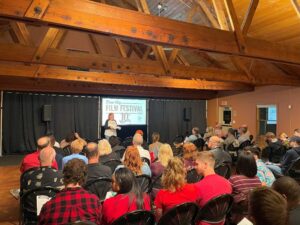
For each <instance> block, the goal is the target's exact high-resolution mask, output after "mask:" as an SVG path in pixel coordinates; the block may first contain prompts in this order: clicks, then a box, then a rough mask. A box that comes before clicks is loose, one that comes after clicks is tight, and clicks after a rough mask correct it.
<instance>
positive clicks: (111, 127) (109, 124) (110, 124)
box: [104, 113, 121, 140]
mask: <svg viewBox="0 0 300 225" xmlns="http://www.w3.org/2000/svg"><path fill="white" fill-rule="evenodd" d="M104 129H105V132H104V136H105V138H106V139H107V140H108V139H109V138H110V137H111V136H117V129H118V130H121V127H119V126H118V124H117V121H116V120H115V118H114V114H113V113H109V114H108V119H107V120H106V121H105V124H104Z"/></svg>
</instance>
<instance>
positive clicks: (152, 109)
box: [148, 99, 206, 143]
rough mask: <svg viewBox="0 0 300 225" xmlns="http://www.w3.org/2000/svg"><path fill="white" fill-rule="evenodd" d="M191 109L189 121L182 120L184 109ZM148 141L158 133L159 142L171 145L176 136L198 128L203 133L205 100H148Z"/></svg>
mask: <svg viewBox="0 0 300 225" xmlns="http://www.w3.org/2000/svg"><path fill="white" fill-rule="evenodd" d="M185 108H187V109H188V108H190V109H191V118H190V121H185V120H184V109H185ZM148 116H149V139H148V140H149V141H151V134H152V133H153V132H155V131H157V132H159V133H160V136H161V141H162V142H168V143H171V142H172V140H173V139H174V137H176V136H177V135H185V134H186V133H187V132H189V133H191V129H192V128H193V127H199V129H200V132H201V133H204V132H205V128H206V102H205V100H199V101H194V100H156V99H151V100H149V115H148Z"/></svg>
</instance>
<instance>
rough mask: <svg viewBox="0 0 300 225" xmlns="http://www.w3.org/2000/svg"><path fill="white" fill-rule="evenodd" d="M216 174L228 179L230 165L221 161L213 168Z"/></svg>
mask: <svg viewBox="0 0 300 225" xmlns="http://www.w3.org/2000/svg"><path fill="white" fill-rule="evenodd" d="M215 172H216V174H218V175H220V176H222V177H224V178H226V179H229V178H230V176H231V165H230V164H229V163H223V164H221V165H219V166H218V167H216V168H215Z"/></svg>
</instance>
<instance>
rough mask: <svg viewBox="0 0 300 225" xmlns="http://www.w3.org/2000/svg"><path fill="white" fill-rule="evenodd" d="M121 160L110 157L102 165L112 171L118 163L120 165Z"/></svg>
mask: <svg viewBox="0 0 300 225" xmlns="http://www.w3.org/2000/svg"><path fill="white" fill-rule="evenodd" d="M121 164H122V162H121V161H120V160H118V159H110V160H108V161H106V162H104V163H103V165H105V166H108V167H109V168H110V169H111V171H112V172H114V171H115V170H116V168H117V166H118V165H121Z"/></svg>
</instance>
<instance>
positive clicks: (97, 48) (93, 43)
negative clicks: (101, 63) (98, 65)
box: [88, 34, 102, 54]
mask: <svg viewBox="0 0 300 225" xmlns="http://www.w3.org/2000/svg"><path fill="white" fill-rule="evenodd" d="M88 36H89V39H90V41H91V43H92V45H93V48H94V50H95V52H96V54H101V53H102V51H101V48H100V46H99V45H98V43H97V41H96V39H95V37H94V35H93V34H88Z"/></svg>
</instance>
